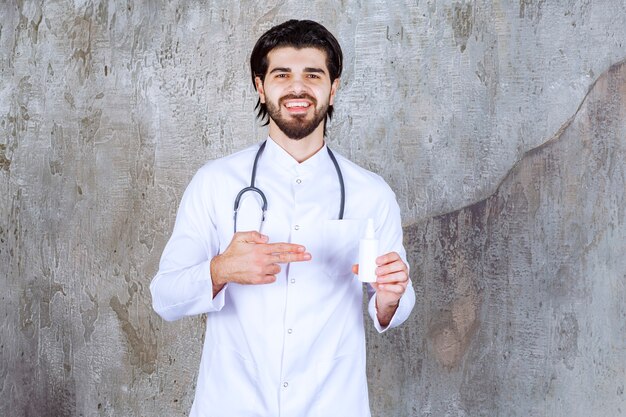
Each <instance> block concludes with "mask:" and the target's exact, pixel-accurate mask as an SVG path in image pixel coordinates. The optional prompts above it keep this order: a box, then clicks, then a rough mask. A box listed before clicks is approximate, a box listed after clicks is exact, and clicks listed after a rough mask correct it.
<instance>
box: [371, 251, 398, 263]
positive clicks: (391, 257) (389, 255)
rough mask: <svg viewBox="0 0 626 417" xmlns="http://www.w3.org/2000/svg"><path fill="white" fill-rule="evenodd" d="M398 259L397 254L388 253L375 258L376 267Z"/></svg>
mask: <svg viewBox="0 0 626 417" xmlns="http://www.w3.org/2000/svg"><path fill="white" fill-rule="evenodd" d="M399 259H400V255H398V253H397V252H389V253H386V254H384V255H380V256H379V257H378V258H376V265H386V264H388V263H391V262H394V261H397V260H399Z"/></svg>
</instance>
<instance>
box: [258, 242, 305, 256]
mask: <svg viewBox="0 0 626 417" xmlns="http://www.w3.org/2000/svg"><path fill="white" fill-rule="evenodd" d="M305 250H306V248H305V247H304V246H302V245H297V244H295V243H285V242H279V243H269V244H267V245H265V250H264V253H265V254H268V255H269V254H280V253H303V252H304V251H305Z"/></svg>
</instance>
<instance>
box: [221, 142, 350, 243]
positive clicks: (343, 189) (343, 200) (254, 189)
mask: <svg viewBox="0 0 626 417" xmlns="http://www.w3.org/2000/svg"><path fill="white" fill-rule="evenodd" d="M266 143H267V140H266V141H265V142H263V143H262V144H261V146H260V147H259V150H258V151H257V153H256V156H255V157H254V164H253V165H252V177H251V178H250V186H249V187H246V188H243V189H242V190H241V191H239V194H237V197H236V198H235V207H234V214H233V217H234V232H235V233H237V212H238V211H239V201H240V200H241V197H242V196H243V195H244V194H245V193H247V192H248V191H252V192H255V193H257V194H258V195H260V196H261V200H263V206H262V207H261V211H262V214H261V224H263V222H264V221H265V212H266V211H267V198H265V194H263V191H261V190H260V189H259V188H257V187H255V186H254V181H255V180H256V168H257V164H258V162H259V158H260V157H261V154H262V153H263V150H264V149H265V144H266ZM326 149H327V150H328V156H330V159H331V160H332V161H333V165H335V170H336V171H337V177H338V178H339V188H340V189H341V204H340V206H339V220H342V219H343V209H344V206H345V203H346V187H345V186H344V184H343V175H341V169H340V168H339V164H338V163H337V159H336V158H335V155H333V153H332V151H331V150H330V148H329V147H328V146H326Z"/></svg>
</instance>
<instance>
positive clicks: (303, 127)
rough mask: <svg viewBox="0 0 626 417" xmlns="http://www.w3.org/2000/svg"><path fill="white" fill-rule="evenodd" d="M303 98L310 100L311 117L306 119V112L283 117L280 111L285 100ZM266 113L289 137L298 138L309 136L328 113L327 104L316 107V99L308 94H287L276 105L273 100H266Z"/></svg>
mask: <svg viewBox="0 0 626 417" xmlns="http://www.w3.org/2000/svg"><path fill="white" fill-rule="evenodd" d="M299 98H305V99H307V100H309V101H311V103H312V106H313V110H314V113H313V118H312V119H310V120H307V119H306V117H307V115H306V114H298V115H295V116H293V115H289V116H287V117H283V115H282V114H281V112H280V109H281V107H282V104H283V102H284V101H285V100H293V99H299ZM267 113H268V114H269V116H270V119H272V120H273V121H274V123H276V126H278V128H279V129H280V130H281V131H282V132H283V133H284V134H285V135H286V136H287V137H288V138H290V139H293V140H300V139H302V138H305V137H307V136H309V135H310V134H311V133H313V131H314V130H315V129H317V127H318V126H319V125H320V123H322V121H324V119H326V114H327V113H328V104H324V105H323V106H321V107H320V108H317V100H315V98H313V97H312V96H310V95H308V94H298V95H295V94H288V95H286V96H283V97H281V98H280V100H278V105H275V104H274V103H273V102H270V101H268V102H267Z"/></svg>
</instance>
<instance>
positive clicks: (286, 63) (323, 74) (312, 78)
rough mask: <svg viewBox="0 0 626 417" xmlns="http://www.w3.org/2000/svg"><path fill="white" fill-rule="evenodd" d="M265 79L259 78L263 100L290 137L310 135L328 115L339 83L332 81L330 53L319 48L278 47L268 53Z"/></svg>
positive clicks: (260, 95) (280, 126)
mask: <svg viewBox="0 0 626 417" xmlns="http://www.w3.org/2000/svg"><path fill="white" fill-rule="evenodd" d="M267 59H268V68H267V74H265V80H264V81H261V79H260V78H259V77H257V78H256V86H257V90H258V92H259V97H260V100H261V103H265V104H266V105H267V112H268V114H269V116H270V119H271V120H270V127H271V123H272V122H273V123H275V124H276V126H277V127H278V128H279V129H280V130H281V131H282V132H283V133H284V134H285V135H286V136H287V137H289V138H291V139H295V140H299V139H302V138H304V137H307V136H309V135H310V134H311V133H313V132H314V131H315V129H317V128H318V127H320V128H321V129H323V127H321V124H322V123H323V122H324V119H325V118H326V113H327V112H328V106H329V105H332V104H333V102H334V98H335V92H336V90H337V86H338V84H339V80H338V79H336V80H335V81H334V82H333V83H332V84H331V82H330V74H329V73H328V68H327V67H326V53H325V52H324V51H322V50H321V49H317V48H302V49H295V48H292V47H282V48H276V49H273V50H272V51H270V53H269V54H267Z"/></svg>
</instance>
